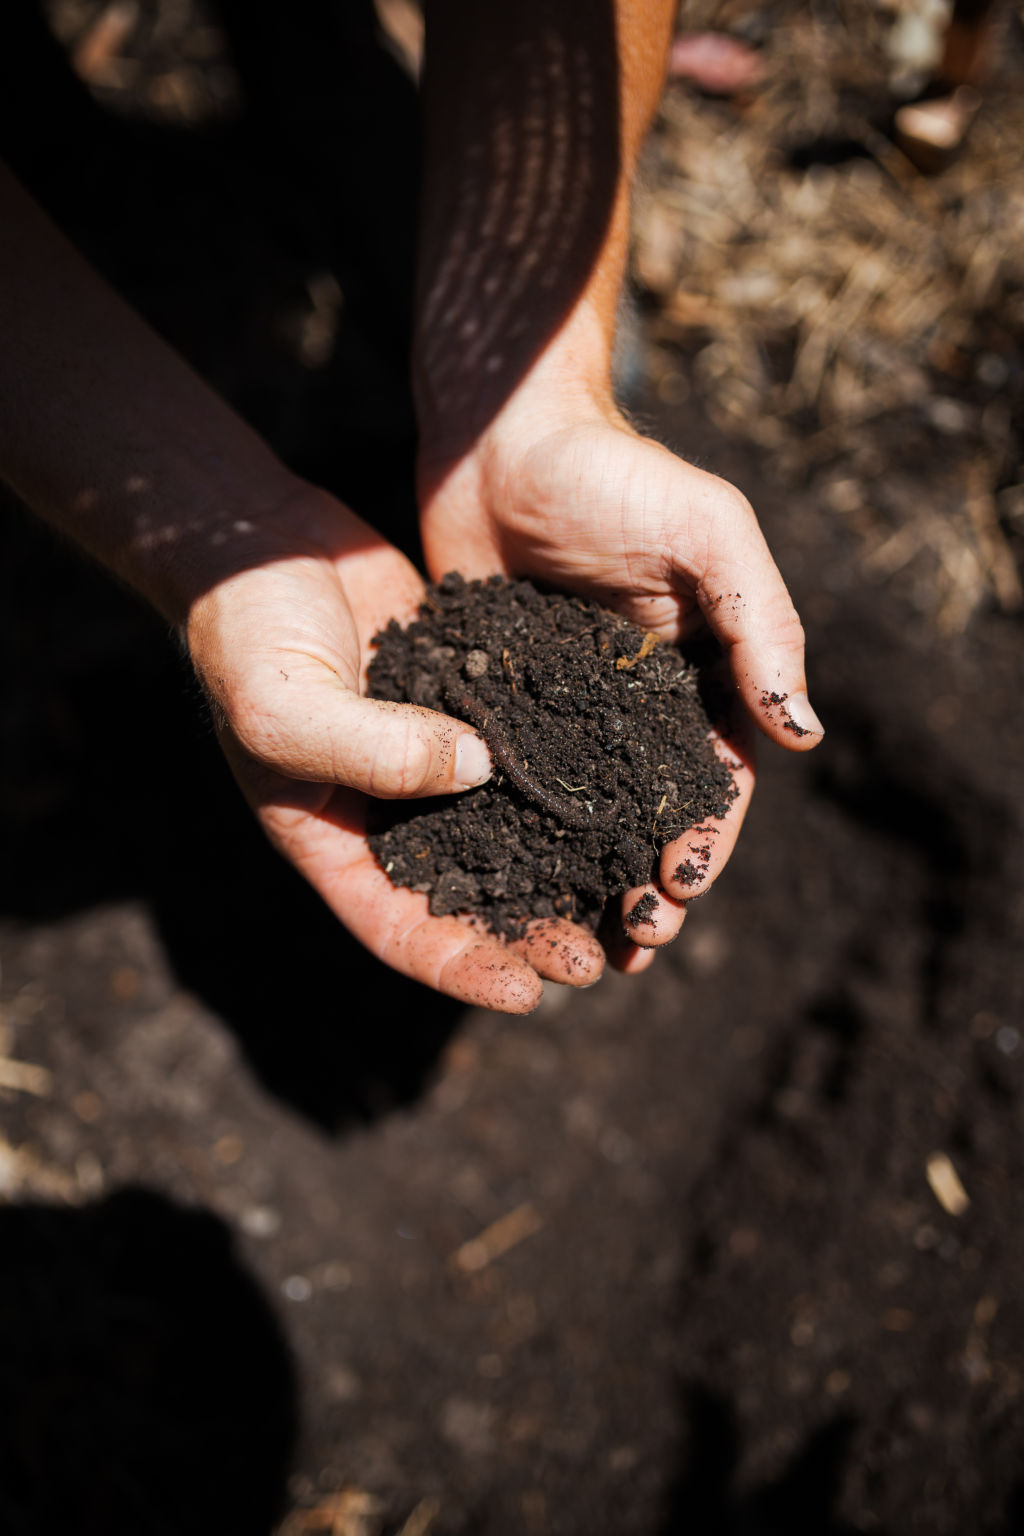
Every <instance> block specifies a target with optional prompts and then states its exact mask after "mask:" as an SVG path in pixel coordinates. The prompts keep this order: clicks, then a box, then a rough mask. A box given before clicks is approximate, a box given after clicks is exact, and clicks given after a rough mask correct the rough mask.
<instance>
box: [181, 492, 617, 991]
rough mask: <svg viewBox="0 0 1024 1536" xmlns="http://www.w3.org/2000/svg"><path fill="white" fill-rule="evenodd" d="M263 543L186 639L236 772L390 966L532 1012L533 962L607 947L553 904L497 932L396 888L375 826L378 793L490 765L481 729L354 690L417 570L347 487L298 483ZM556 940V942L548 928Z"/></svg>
mask: <svg viewBox="0 0 1024 1536" xmlns="http://www.w3.org/2000/svg"><path fill="white" fill-rule="evenodd" d="M272 522H273V526H274V528H275V530H276V531H275V532H274V533H273V534H271V535H267V534H266V532H265V530H264V531H261V534H260V548H259V558H258V559H253V560H252V561H251V562H248V563H247V562H245V561H241V562H239V564H240V567H241V568H240V569H238V570H237V571H236V572H235V574H232V575H229V576H226V577H225V578H224V579H222V580H220V581H219V582H218V583H217V584H216V585H214V586H213V587H212V588H211V589H210V590H209V591H207V592H206V593H204V595H203V596H201V597H200V598H198V599H197V600H196V601H195V602H194V603H193V605H192V608H191V612H190V615H189V619H188V624H187V641H188V645H189V649H190V651H191V654H192V659H193V662H194V664H195V667H196V670H197V672H198V674H199V676H200V679H201V680H202V682H203V684H204V687H205V688H206V690H207V692H208V694H209V695H210V697H211V700H212V701H213V705H214V712H215V715H216V717H217V720H218V727H219V733H220V739H221V743H222V745H223V748H224V751H225V753H226V755H227V758H228V761H229V763H230V765H231V768H232V771H233V772H234V774H235V777H236V779H237V780H238V783H239V785H240V786H241V788H242V791H243V793H244V794H245V796H246V798H247V799H248V801H249V803H250V805H251V806H252V808H253V810H254V811H255V812H256V815H257V816H258V818H259V820H260V822H261V823H262V825H263V827H264V829H265V831H266V832H267V834H268V835H269V837H270V839H271V841H272V842H273V843H274V844H275V846H276V847H277V848H278V849H279V850H280V851H281V852H282V853H283V854H284V855H285V856H286V857H287V858H288V859H289V860H290V861H291V862H292V863H293V864H294V865H295V866H296V868H297V869H298V870H299V871H300V872H301V873H302V874H303V875H304V876H305V878H306V879H307V880H308V881H309V882H310V884H311V885H312V886H313V887H314V889H315V890H316V891H318V892H319V894H320V895H321V896H322V897H323V899H324V901H325V902H326V903H327V905H328V906H329V907H330V908H331V909H332V911H333V912H334V913H335V914H336V915H337V916H338V917H339V918H340V920H341V921H342V922H343V923H344V924H345V926H346V927H347V928H348V929H349V930H350V931H351V932H352V933H353V934H354V935H355V936H356V938H358V939H359V940H361V942H362V943H363V944H365V945H366V947H367V948H368V949H370V950H371V951H372V952H373V954H375V955H376V956H377V957H378V958H379V959H380V960H382V961H383V962H384V963H385V964H386V965H389V966H392V967H393V968H394V969H395V970H397V971H400V972H402V973H403V974H405V975H407V976H411V977H413V978H415V979H416V980H417V981H421V982H424V983H426V985H428V986H431V987H436V988H437V989H438V990H439V991H442V992H446V993H448V994H449V995H450V996H452V997H455V998H458V999H459V1000H461V1001H463V1002H467V1003H473V1004H478V1005H481V1006H484V1007H487V1008H494V1009H497V1010H500V1011H503V1012H507V1013H526V1012H529V1011H530V1009H532V1008H533V1007H535V1006H536V1004H537V1002H538V1001H539V998H540V992H541V983H540V977H541V976H546V977H550V978H551V979H553V980H556V981H562V982H569V983H570V984H574V985H587V984H589V983H590V982H593V981H596V980H597V978H598V976H599V975H600V974H601V969H602V966H603V954H602V951H601V948H600V946H599V945H598V943H597V941H596V940H595V939H594V938H593V937H592V936H591V935H590V934H589V933H586V932H585V931H584V930H582V929H580V928H577V927H574V926H573V925H571V924H569V923H566V922H560V921H557V920H544V921H543V922H538V923H536V924H534V925H533V927H532V929H531V930H528V932H527V935H526V937H525V938H524V939H522V940H521V941H519V942H518V943H513V944H507V945H506V944H504V943H503V942H501V941H500V940H498V939H496V938H495V937H493V936H492V935H490V934H488V933H486V932H485V931H483V930H482V929H481V928H480V927H479V925H473V924H470V923H467V922H466V921H463V920H460V919H458V918H455V917H431V916H430V915H429V912H428V909H427V898H426V896H424V895H422V894H416V893H414V892H412V891H408V890H404V889H401V888H398V887H395V886H393V885H392V884H391V882H390V881H389V880H388V878H387V876H386V875H385V874H384V872H383V871H382V870H381V868H380V866H379V865H378V864H377V862H376V860H375V859H374V857H373V855H372V853H371V852H370V849H369V847H368V846H367V841H366V812H367V808H368V806H367V800H366V796H367V795H374V796H379V797H382V798H385V799H387V798H394V797H399V796H420V795H437V794H452V793H457V792H459V791H462V790H465V789H466V788H467V787H469V786H472V785H475V784H479V783H483V782H484V781H485V780H486V779H487V778H489V777H490V773H491V764H490V758H489V754H488V752H487V748H486V747H485V745H484V744H483V742H482V741H481V740H480V739H479V737H478V736H477V735H476V734H475V733H474V732H473V730H472V728H471V727H469V726H468V725H466V724H465V723H463V722H460V721H457V720H453V719H451V718H449V717H448V716H446V715H441V714H436V713H434V712H433V711H430V710H426V709H420V708H418V707H416V706H414V705H399V704H389V703H385V702H379V701H375V700H370V699H367V698H365V697H362V696H361V693H362V690H363V689H364V688H365V680H366V665H367V662H368V660H369V657H370V654H371V641H372V638H373V636H374V635H375V634H376V633H377V631H378V630H380V629H382V628H383V627H384V626H385V625H386V624H387V622H388V620H389V619H391V618H398V619H399V620H400V621H401V622H406V621H407V620H409V619H411V618H412V617H413V616H414V614H415V611H416V608H417V605H418V603H419V602H420V601H421V599H422V597H423V583H422V581H421V579H420V577H419V575H418V574H417V572H416V570H415V569H414V567H413V566H412V565H411V564H410V563H409V561H408V560H406V559H405V557H404V556H403V555H401V554H400V553H399V552H398V550H396V549H394V548H393V547H392V546H391V545H389V544H387V543H386V542H385V541H384V540H383V539H382V538H380V537H379V535H377V534H376V533H374V532H373V530H372V529H371V528H369V527H367V526H366V524H364V523H363V522H361V521H360V520H359V519H358V518H357V517H355V516H354V515H353V514H352V513H350V512H349V511H348V510H347V509H346V508H345V507H343V506H342V505H341V504H340V503H339V502H337V501H335V500H334V499H333V498H332V497H330V496H327V495H326V494H325V493H323V492H319V491H315V490H312V489H311V488H303V490H302V491H300V493H299V494H298V495H297V496H296V497H295V498H294V499H292V500H291V501H290V502H289V504H288V505H287V507H285V508H284V509H283V510H282V513H281V515H279V516H277V517H276V518H275V519H273V520H272ZM553 939H554V940H555V941H556V942H554V943H553V942H552V940H553Z"/></svg>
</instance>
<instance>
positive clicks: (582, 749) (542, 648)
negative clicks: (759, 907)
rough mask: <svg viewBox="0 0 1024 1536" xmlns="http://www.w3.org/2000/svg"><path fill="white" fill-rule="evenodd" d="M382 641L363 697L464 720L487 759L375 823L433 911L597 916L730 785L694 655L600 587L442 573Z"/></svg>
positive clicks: (517, 925) (375, 841) (721, 806)
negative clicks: (484, 770)
mask: <svg viewBox="0 0 1024 1536" xmlns="http://www.w3.org/2000/svg"><path fill="white" fill-rule="evenodd" d="M377 643H378V650H377V654H376V656H375V657H374V659H373V662H372V663H371V666H370V673H369V678H370V693H371V695H372V696H373V697H374V698H380V699H396V700H399V701H401V702H408V703H413V704H423V705H426V706H427V707H428V708H430V709H438V710H443V711H445V712H446V713H447V714H450V715H455V716H457V717H459V718H460V719H462V720H467V721H469V722H470V723H471V724H472V725H475V726H476V727H477V729H478V730H479V732H480V734H481V735H482V736H483V738H484V740H485V741H486V742H487V745H488V746H489V747H490V749H491V755H492V757H493V759H494V764H495V775H494V778H493V779H491V780H490V781H489V782H488V783H487V784H484V785H482V786H481V787H480V788H479V789H476V790H470V791H469V792H468V793H467V794H464V795H459V796H458V797H457V798H456V797H452V798H451V799H445V800H436V799H432V800H422V801H417V802H408V801H406V802H404V803H402V804H400V805H399V804H395V805H392V806H390V807H388V808H387V810H386V811H383V810H382V815H383V816H386V818H387V819H386V823H382V824H380V825H378V827H377V829H376V830H375V831H373V832H372V834H371V836H370V847H371V848H372V849H373V852H374V854H375V855H376V857H377V858H378V859H379V861H380V863H381V865H382V867H383V868H384V870H385V871H386V872H387V874H388V875H389V876H390V878H391V880H392V881H393V882H394V884H395V885H404V886H409V887H411V888H412V889H413V890H414V891H425V892H426V893H427V894H428V895H429V897H430V910H431V912H434V913H436V914H444V913H450V912H475V913H478V914H479V915H480V916H482V917H483V918H484V920H485V921H486V922H487V924H488V926H489V927H490V928H491V929H493V931H494V932H495V933H499V934H507V935H510V936H514V935H515V934H516V933H517V932H519V931H521V929H522V927H523V924H524V922H525V921H526V920H528V919H529V918H534V917H566V918H569V919H571V920H572V921H574V922H578V923H584V924H586V925H587V926H588V927H591V928H594V927H596V925H597V921H598V919H599V917H600V915H601V909H602V907H603V906H604V902H605V899H606V898H607V897H608V896H611V895H614V894H617V893H618V892H620V891H624V890H628V889H629V888H630V887H631V886H636V885H643V884H644V882H645V881H647V880H649V879H650V878H651V876H652V874H653V872H654V870H655V869H656V868H657V860H658V854H659V852H660V850H661V849H662V848H663V847H664V846H665V844H666V843H668V842H671V841H672V839H673V838H676V837H678V836H679V835H680V834H681V833H682V832H685V831H687V830H688V829H689V828H690V827H693V826H696V825H698V824H699V823H702V822H704V821H705V820H706V819H707V818H708V817H722V816H724V815H725V813H726V811H727V810H728V808H729V805H730V804H731V802H732V801H733V799H734V798H735V796H736V788H735V785H734V784H733V780H732V775H731V773H730V772H729V769H728V767H727V766H726V765H725V764H723V763H722V762H721V761H720V760H719V759H718V757H716V755H715V752H714V749H713V747H712V745H711V741H710V739H709V731H710V720H709V718H708V714H707V711H706V709H705V707H704V704H703V702H702V699H701V696H700V691H699V689H698V673H697V670H696V668H695V667H694V666H693V665H691V664H690V663H689V662H687V661H686V660H685V658H684V657H683V656H682V654H681V653H680V652H679V651H678V650H677V649H676V648H675V647H674V646H672V645H668V644H666V643H664V642H662V641H658V640H657V639H656V637H655V636H654V635H649V634H645V633H644V631H643V630H641V629H638V628H637V627H636V625H634V624H630V623H628V622H627V621H626V620H625V619H623V618H621V617H620V616H619V615H618V614H615V613H612V612H611V611H610V610H608V609H606V608H601V607H599V606H598V605H597V604H596V603H591V602H587V601H585V600H584V599H582V598H578V597H567V596H565V595H564V594H560V593H546V592H541V591H539V590H538V589H537V588H536V587H535V586H534V585H533V583H532V582H529V581H514V582H513V581H506V580H505V579H504V578H503V577H500V576H493V577H491V578H489V579H488V580H487V581H473V582H466V581H464V580H463V578H462V577H461V576H459V575H457V574H455V573H453V574H451V575H448V576H446V577H445V578H444V580H443V581H441V582H440V583H439V584H438V585H437V586H434V587H431V588H430V589H429V590H428V593H427V599H426V602H425V603H424V604H423V606H422V607H421V608H420V617H419V618H418V619H416V620H415V621H414V622H413V623H412V624H410V625H409V627H408V628H407V629H402V628H401V627H400V626H399V625H398V624H397V623H396V622H394V621H392V623H391V624H389V626H388V628H387V629H386V630H385V631H384V633H383V634H381V635H378V636H377ZM689 867H691V868H692V866H689ZM694 873H695V871H694ZM683 878H685V877H683Z"/></svg>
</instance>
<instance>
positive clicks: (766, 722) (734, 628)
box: [420, 388, 822, 970]
mask: <svg viewBox="0 0 1024 1536" xmlns="http://www.w3.org/2000/svg"><path fill="white" fill-rule="evenodd" d="M429 446H430V445H429V442H428V443H426V445H425V448H426V451H425V453H424V457H423V459H422V462H421V468H420V484H421V506H422V534H423V544H424V550H425V553H426V559H427V565H428V568H429V570H430V573H431V575H432V576H434V577H435V578H437V577H438V576H440V575H442V574H443V573H444V572H445V571H447V570H450V569H452V568H453V567H457V568H458V569H459V570H460V571H461V572H462V573H463V574H464V575H466V576H467V577H473V576H483V575H487V574H489V573H491V572H494V571H501V572H504V573H506V574H508V575H513V576H533V577H537V578H540V579H541V580H543V581H545V582H548V583H550V584H551V585H553V586H555V587H559V588H563V589H568V590H570V591H573V592H578V593H580V594H581V595H583V596H585V597H589V598H593V599H595V600H596V601H598V602H601V603H605V604H607V605H608V606H610V607H613V608H617V609H618V610H619V611H620V612H622V613H624V614H625V615H626V617H627V618H629V619H631V620H632V621H633V622H634V623H636V624H639V625H640V626H641V627H642V628H643V629H645V630H653V631H654V632H655V633H657V634H658V635H660V636H662V637H664V638H665V639H670V640H678V639H681V638H685V637H687V636H690V635H692V634H694V633H695V632H696V631H697V630H699V629H700V628H701V627H702V626H706V627H707V628H709V629H710V630H711V632H712V634H713V635H714V636H715V637H716V639H717V640H718V641H719V643H720V644H721V646H722V648H723V650H724V651H725V652H726V653H727V656H728V664H729V668H730V671H731V676H732V680H733V683H734V685H735V690H736V693H737V695H738V698H739V701H740V702H741V704H742V706H744V708H743V709H741V710H739V711H736V714H737V715H738V716H739V717H742V716H743V715H744V714H745V715H746V718H747V719H748V720H749V719H753V720H754V721H756V722H757V724H758V725H759V726H760V728H761V729H762V731H764V733H765V734H766V735H768V736H770V737H771V738H772V739H773V740H775V741H777V742H779V743H780V744H781V745H782V746H784V747H789V748H792V749H794V750H803V749H806V748H808V747H812V746H815V745H817V743H818V741H819V740H820V739H821V734H822V731H821V726H820V724H819V722H818V720H817V717H816V716H815V715H814V713H813V711H812V710H811V707H810V704H809V703H808V701H807V695H806V684H805V680H804V659H803V651H804V644H803V631H802V629H801V626H800V621H799V619H798V617H797V614H796V611H795V609H794V607H793V604H792V602H791V600H790V597H789V594H788V592H787V591H786V587H785V585H784V583H783V581H782V577H781V576H780V574H779V571H778V569H777V567H776V565H775V563H774V561H773V560H772V557H771V555H770V553H769V551H768V547H767V545H766V543H765V540H764V537H763V535H762V533H761V530H760V528H759V526H758V523H757V520H756V518H755V516H754V513H753V511H752V509H751V508H750V506H749V504H748V503H747V501H746V500H745V498H744V497H743V496H742V495H741V494H740V493H739V492H738V491H737V490H736V489H735V488H734V487H733V486H731V485H729V484H727V483H726V482H725V481H723V480H720V479H718V478H717V477H716V476H714V475H710V474H707V473H705V472H704V471H702V470H700V469H696V468H695V467H694V466H692V465H689V464H686V463H684V462H683V461H682V460H680V459H678V458H677V457H675V455H673V454H671V453H669V452H668V450H667V449H665V448H663V447H661V446H660V445H659V444H657V443H654V442H652V441H650V440H648V439H644V438H642V437H640V436H639V435H638V434H637V433H636V432H634V431H633V430H632V428H631V427H629V426H628V425H627V424H626V423H625V422H624V421H623V420H622V418H621V417H620V416H619V415H618V414H617V413H616V412H615V410H614V409H613V408H612V407H611V406H608V405H605V404H602V403H598V402H594V401H590V400H586V399H584V400H582V401H580V400H577V401H575V402H574V403H572V404H570V405H559V404H558V403H557V397H553V396H552V395H551V394H550V393H548V394H546V395H541V394H540V393H539V392H538V394H537V395H536V397H534V398H531V396H530V391H529V389H528V388H527V389H523V390H521V391H520V392H519V396H518V397H513V399H512V400H511V401H510V402H509V404H508V405H507V406H506V407H505V409H504V410H503V411H501V412H500V413H499V415H498V416H497V417H496V419H495V420H494V422H492V423H491V425H490V426H489V427H488V428H487V429H486V430H485V431H484V432H483V433H482V434H481V436H480V437H479V439H478V440H477V442H476V443H475V444H474V446H473V448H472V450H471V451H470V452H469V453H466V454H464V455H463V456H462V457H461V458H459V459H458V460H457V461H455V462H445V461H444V460H443V459H439V460H432V459H431V457H430V454H429ZM744 723H745V722H744V720H743V719H742V718H738V719H737V720H736V721H734V722H732V723H731V724H730V727H729V728H728V730H727V733H726V734H727V736H728V740H722V739H721V738H719V739H718V740H717V741H716V749H717V750H718V751H719V752H720V754H721V755H723V756H725V757H727V758H728V759H729V761H730V762H731V763H733V764H734V765H735V780H736V786H737V789H738V791H739V793H738V795H737V798H736V800H735V801H734V802H733V805H732V807H731V809H730V811H729V814H728V816H727V817H726V818H725V820H724V821H720V822H719V821H712V822H710V823H708V824H707V825H705V826H704V827H700V828H696V829H694V831H692V832H691V833H689V834H687V835H686V836H684V837H682V838H680V839H677V840H676V841H675V842H673V843H671V844H669V845H668V846H667V847H666V848H665V849H664V850H663V852H662V855H661V859H660V865H659V877H658V880H657V882H655V883H653V884H652V885H651V886H650V887H644V888H641V889H638V890H633V891H628V892H626V894H625V896H624V897H623V898H622V914H623V918H624V919H626V917H627V915H628V913H629V912H630V911H631V910H632V908H633V907H634V906H635V904H636V901H637V899H638V898H639V897H640V896H641V895H642V894H644V891H645V890H647V889H650V890H653V891H654V892H655V894H656V896H657V898H658V905H657V908H656V910H655V911H654V913H653V914H652V917H653V919H654V921H653V923H650V922H646V923H643V924H640V925H636V926H630V925H628V923H627V932H628V935H629V938H630V940H632V942H631V943H628V944H626V945H625V946H622V947H621V948H620V949H619V950H618V951H617V952H613V951H612V950H610V951H609V953H610V958H612V959H613V961H615V963H617V964H619V965H620V966H622V967H624V968H626V969H630V970H636V969H640V968H642V967H643V966H644V965H645V964H646V963H648V961H649V960H650V958H652V955H651V953H650V951H651V950H652V949H653V948H654V947H655V946H657V945H660V944H664V943H666V942H668V941H669V940H670V939H672V938H674V937H675V935H676V933H677V932H678V931H679V928H680V926H681V924H682V921H683V918H684V917H685V914H686V902H687V901H688V900H689V899H691V898H692V897H694V896H696V895H699V894H701V893H702V892H703V891H705V890H707V889H708V887H709V885H710V884H711V882H712V881H713V880H714V879H715V878H716V876H717V875H718V874H719V873H720V871H721V869H722V867H723V866H724V864H725V862H726V860H727V859H728V857H729V854H730V853H731V851H732V848H733V845H734V844H735V841H736V837H737V834H738V832H739V829H740V826H741V823H742V820H743V816H744V813H745V811H746V807H747V804H748V802H749V799H750V794H751V791H752V788H753V777H754V776H753V756H752V751H751V748H750V743H749V739H748V737H749V734H750V733H749V732H747V731H745V730H744ZM635 946H641V948H640V949H639V950H638V949H637V948H636V947H635Z"/></svg>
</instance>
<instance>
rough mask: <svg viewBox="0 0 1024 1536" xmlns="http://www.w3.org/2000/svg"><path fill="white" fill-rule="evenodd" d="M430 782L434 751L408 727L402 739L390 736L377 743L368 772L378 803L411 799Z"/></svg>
mask: <svg viewBox="0 0 1024 1536" xmlns="http://www.w3.org/2000/svg"><path fill="white" fill-rule="evenodd" d="M433 778H434V751H433V747H432V745H431V743H430V741H429V740H428V739H427V738H426V737H424V736H423V735H422V734H421V733H420V732H419V731H417V730H416V729H414V727H412V726H411V725H408V726H406V727H405V730H404V732H403V733H402V734H401V735H397V733H396V734H389V735H387V736H385V737H384V739H383V740H382V741H380V742H379V743H378V745H377V750H376V752H375V754H374V759H373V766H372V768H371V771H370V793H371V794H373V795H376V796H378V798H380V799H400V798H403V797H407V796H414V795H417V794H420V793H422V791H423V790H424V789H426V788H427V787H428V785H429V784H430V783H431V782H432V780H433Z"/></svg>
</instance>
